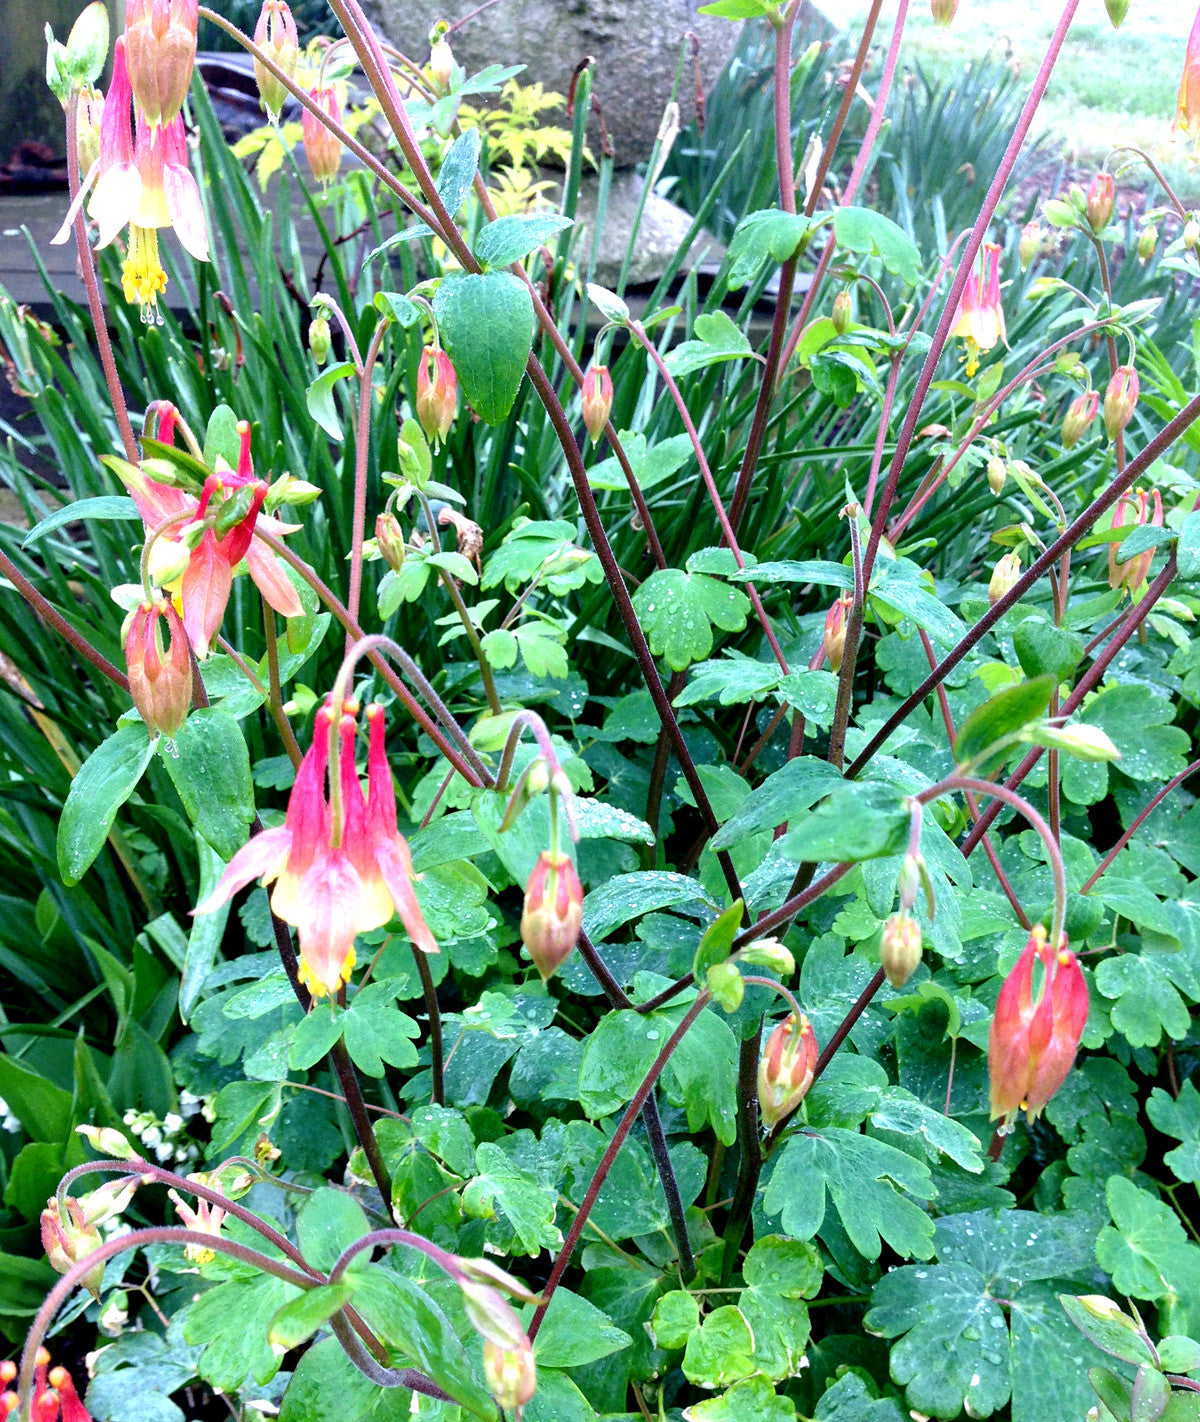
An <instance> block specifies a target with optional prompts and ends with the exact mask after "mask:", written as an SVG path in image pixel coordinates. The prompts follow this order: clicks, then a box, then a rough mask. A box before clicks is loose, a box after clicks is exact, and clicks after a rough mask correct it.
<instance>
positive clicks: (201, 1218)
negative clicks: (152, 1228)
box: [167, 1172, 225, 1266]
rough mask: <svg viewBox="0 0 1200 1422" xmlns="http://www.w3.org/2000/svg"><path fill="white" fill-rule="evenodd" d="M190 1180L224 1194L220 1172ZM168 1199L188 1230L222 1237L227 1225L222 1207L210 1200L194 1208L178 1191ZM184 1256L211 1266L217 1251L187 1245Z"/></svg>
mask: <svg viewBox="0 0 1200 1422" xmlns="http://www.w3.org/2000/svg"><path fill="white" fill-rule="evenodd" d="M188 1179H189V1180H194V1181H195V1182H196V1184H197V1185H208V1186H209V1187H210V1188H212V1189H213V1190H216V1191H218V1192H219V1193H221V1194H224V1191H223V1190H222V1189H221V1177H220V1173H219V1172H214V1174H213V1175H212V1176H208V1175H203V1174H196V1175H189V1176H188ZM167 1198H168V1199H169V1200H170V1201H171V1203H172V1204H173V1205H174V1206H175V1213H176V1214H177V1215H178V1216H179V1218H180V1219H181V1220H182V1221H183V1223H184V1225H186V1226H187V1228H188V1229H195V1230H199V1231H200V1233H201V1234H211V1235H212V1236H213V1237H214V1238H216V1237H217V1236H219V1235H220V1233H221V1226H222V1225H223V1224H224V1223H225V1210H224V1209H222V1207H221V1206H220V1205H214V1204H212V1203H211V1202H210V1201H208V1200H199V1199H198V1200H197V1201H196V1203H195V1205H194V1206H192V1205H190V1204H188V1202H187V1201H186V1200H185V1199H184V1198H183V1196H182V1195H180V1193H179V1192H178V1190H168V1191H167ZM183 1252H184V1254H185V1255H186V1256H187V1257H188V1258H189V1259H190V1260H191V1261H192V1263H193V1264H199V1265H202V1266H203V1265H205V1264H211V1263H212V1261H213V1260H214V1259H215V1258H216V1257H217V1256H216V1252H215V1250H212V1249H207V1248H206V1247H205V1246H204V1245H203V1244H185V1245H184V1246H183Z"/></svg>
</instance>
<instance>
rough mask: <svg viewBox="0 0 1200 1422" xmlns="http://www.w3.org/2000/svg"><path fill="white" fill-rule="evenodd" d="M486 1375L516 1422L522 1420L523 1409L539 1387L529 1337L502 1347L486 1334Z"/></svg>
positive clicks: (499, 1402) (500, 1403) (498, 1401)
mask: <svg viewBox="0 0 1200 1422" xmlns="http://www.w3.org/2000/svg"><path fill="white" fill-rule="evenodd" d="M483 1376H484V1378H485V1379H486V1381H487V1385H488V1391H489V1392H490V1393H491V1394H492V1397H493V1398H494V1399H495V1401H496V1405H497V1406H498V1407H502V1408H503V1409H504V1411H505V1412H506V1413H511V1414H512V1417H513V1419H514V1422H521V1409H522V1408H523V1407H524V1406H525V1405H526V1403H527V1402H528V1401H529V1399H530V1398H531V1397H532V1396H533V1394H534V1391H535V1390H536V1388H537V1368H536V1367H535V1365H534V1361H533V1347H532V1345H531V1344H530V1342H529V1339H528V1338H526V1339H524V1340H523V1342H522V1344H521V1346H519V1347H517V1348H501V1347H500V1345H499V1344H498V1343H493V1342H492V1340H491V1339H490V1338H486V1339H485V1340H484V1344H483Z"/></svg>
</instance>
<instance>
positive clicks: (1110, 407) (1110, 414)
mask: <svg viewBox="0 0 1200 1422" xmlns="http://www.w3.org/2000/svg"><path fill="white" fill-rule="evenodd" d="M1138 389H1139V386H1138V376H1137V371H1136V370H1134V368H1133V366H1131V365H1119V366H1117V368H1116V370H1114V371H1113V374H1112V379H1111V380H1110V381H1109V382H1108V388H1107V389H1106V390H1105V392H1104V428H1105V429H1106V430H1107V431H1108V437H1109V439H1116V437H1117V435H1119V434H1120V433H1121V431H1122V430H1123V429H1124V428H1125V426H1126V425H1128V423H1129V421H1130V420H1132V419H1133V412H1134V410H1136V409H1137V402H1138Z"/></svg>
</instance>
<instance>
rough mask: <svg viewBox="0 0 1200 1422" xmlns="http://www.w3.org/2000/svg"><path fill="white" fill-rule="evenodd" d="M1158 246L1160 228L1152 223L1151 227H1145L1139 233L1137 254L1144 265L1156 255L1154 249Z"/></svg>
mask: <svg viewBox="0 0 1200 1422" xmlns="http://www.w3.org/2000/svg"><path fill="white" fill-rule="evenodd" d="M1157 246H1158V228H1157V227H1155V226H1154V225H1153V223H1151V225H1150V226H1149V227H1143V228H1142V230H1141V231H1140V232H1139V233H1138V243H1137V254H1138V261H1139V262H1141V264H1142V265H1143V266H1145V265H1146V263H1147V262H1148V261H1149V260H1150V258H1151V257H1152V256H1153V255H1154V249H1155V247H1157Z"/></svg>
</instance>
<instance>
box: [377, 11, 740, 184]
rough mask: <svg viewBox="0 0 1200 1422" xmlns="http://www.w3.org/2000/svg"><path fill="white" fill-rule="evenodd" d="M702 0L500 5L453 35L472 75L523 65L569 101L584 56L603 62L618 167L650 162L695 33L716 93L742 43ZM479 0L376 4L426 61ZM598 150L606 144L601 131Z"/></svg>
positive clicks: (387, 28) (597, 80)
mask: <svg viewBox="0 0 1200 1422" xmlns="http://www.w3.org/2000/svg"><path fill="white" fill-rule="evenodd" d="M701 3H703V0H499V4H496V5H493V6H492V7H491V8H490V9H487V10H485V11H484V12H483V13H482V14H481V15H478V16H476V17H475V18H474V19H473V20H471V21H470V23H469V24H467V25H464V26H463V28H462V29H461V30H458V31H457V32H456V33H455V34H454V35H453V36H452V40H451V43H452V47H453V50H454V55H455V58H456V59H457V60H458V62H459V63H460V64H462V65H464V66H465V67H466V70H467V72H468V73H469V74H473V73H475V72H476V71H477V70H480V69H483V68H484V67H485V66H486V65H488V64H524V65H525V66H526V69H525V72H524V73H523V74H522V75H521V76H520V82H521V83H534V82H537V83H540V84H543V85H544V86H545V87H546V88H547V89H552V90H555V91H557V92H558V93H560V94H566V93H567V90H568V88H569V86H570V83H571V75H572V73H573V72H574V70H575V67H576V65H577V64H578V63H579V62H580V60H581V59H583V58H584V56H585V55H589V54H590V55H592V56H593V58H594V59H595V60H596V68H595V71H594V87H593V93H594V94H595V96H596V97H597V98H598V99H599V100H600V103H601V104H602V105H603V106H604V118H605V123H606V124H607V127H608V132H609V136H610V137H611V139H612V141H613V145H614V147H615V148H616V153H617V164H618V165H619V166H622V167H631V166H632V165H633V164H635V163H640V162H644V161H645V159H646V158H647V157H648V156H649V153H650V148H651V145H652V144H653V142H654V135H655V134H656V133H657V132H658V125H659V121H660V119H661V118H662V112H663V108H664V106H665V104H666V102H667V100H668V99H669V98H670V94H671V85H672V83H673V82H674V79H675V71H676V67H677V65H678V63H679V53H680V46H681V45H682V43H683V40H684V37H685V35H686V34H687V33H688V31H689V30H690V31H693V32H694V33H695V34H696V35H697V36H698V37H699V40H700V73H701V78H702V82H703V84H704V86H705V89H706V90H708V89H711V87H712V85H713V84H714V83H715V82H716V78H717V76H718V75H719V74H720V72H721V70H722V69H723V68H724V67H725V65H726V63H727V62H728V60H729V58H730V56H731V55H732V53H733V50H734V47H735V45H736V44H737V39H738V35H739V33H740V31H741V26H740V25H736V24H731V23H730V22H729V21H728V20H721V19H715V18H714V17H712V16H711V15H700V14H697V10H698V8H699V5H700V4H701ZM477 5H478V0H369V3H368V4H367V7H366V8H367V11H368V14H369V15H370V18H371V20H372V21H373V22H374V23H375V24H377V25H378V26H379V29H380V31H381V32H382V33H383V34H384V35H386V36H387V37H388V38H389V39H390V40H392V42H393V43H394V44H395V45H396V46H397V47H398V48H399V49H401V50H402V51H403V52H404V53H405V54H408V55H410V56H411V57H413V58H414V59H418V60H421V59H424V58H425V56H426V55H427V54H428V53H429V44H428V36H429V30H430V28H431V26H432V25H433V24H434V23H435V22H436V21H437V20H439V19H446V20H449V21H451V22H452V23H453V22H454V21H455V20H459V19H461V18H463V17H464V16H465V15H468V14H470V12H471V11H472V10H474V9H475V8H477ZM679 98H680V111H681V114H682V121H683V123H685V124H687V123H689V122H690V121H691V119H692V116H693V114H694V112H695V102H694V99H695V80H694V77H693V68H692V61H691V55H690V51H689V54H688V59H687V63H686V65H685V69H684V77H683V81H682V83H681V84H680V93H679ZM590 137H591V142H592V144H593V145H595V144H596V143H597V142H598V138H599V130H598V128H596V127H595V125H594V120H593V129H592V131H591V135H590Z"/></svg>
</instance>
